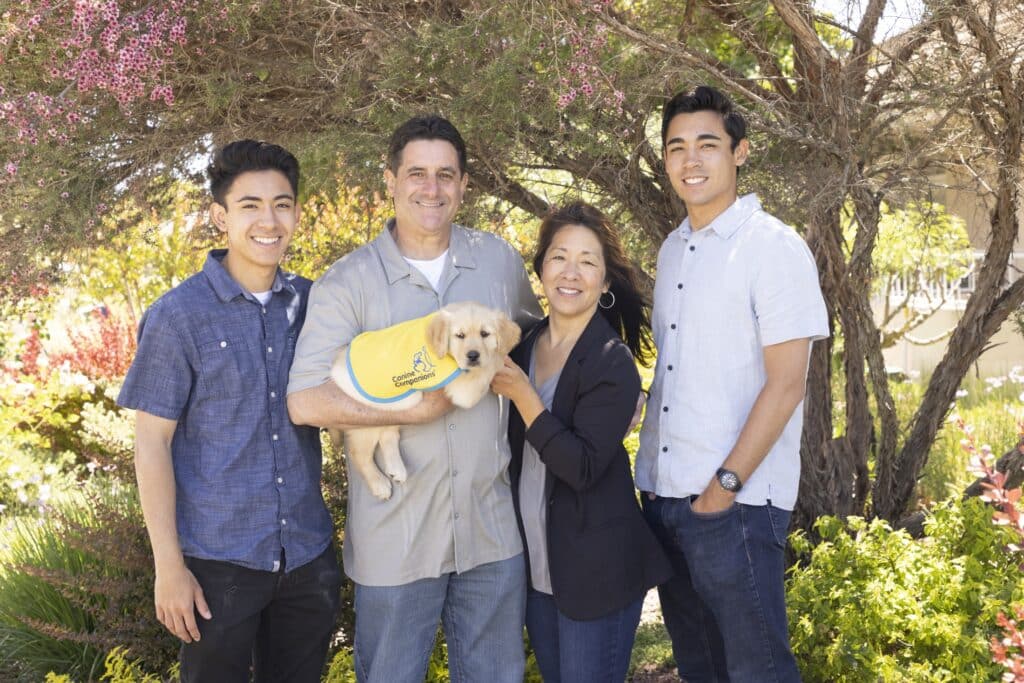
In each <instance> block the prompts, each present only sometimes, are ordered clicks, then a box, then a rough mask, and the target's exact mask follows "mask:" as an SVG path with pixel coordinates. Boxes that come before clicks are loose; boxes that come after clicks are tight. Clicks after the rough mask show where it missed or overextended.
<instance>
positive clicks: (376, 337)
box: [348, 313, 462, 403]
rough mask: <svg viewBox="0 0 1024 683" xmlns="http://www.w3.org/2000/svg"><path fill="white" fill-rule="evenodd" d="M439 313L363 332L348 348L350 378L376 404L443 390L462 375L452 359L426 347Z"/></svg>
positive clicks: (357, 388) (361, 392) (358, 389)
mask: <svg viewBox="0 0 1024 683" xmlns="http://www.w3.org/2000/svg"><path fill="white" fill-rule="evenodd" d="M435 315H437V314H436V313H434V314H431V315H427V316H424V317H422V318H415V319H413V320H407V321H406V322H404V323H398V324H397V325H392V326H391V327H385V328H384V329H382V330H374V331H372V332H363V333H362V334H360V335H358V336H357V337H356V338H355V339H353V340H352V343H351V344H350V345H349V347H348V376H349V378H350V379H351V380H352V384H353V385H355V387H356V390H357V391H358V392H359V393H360V394H361V395H362V396H363V398H366V399H368V400H370V401H373V402H375V403H393V402H395V401H399V400H401V399H403V398H405V397H406V396H408V395H409V394H411V393H413V392H414V391H431V390H432V389H440V388H441V387H443V386H444V385H445V384H448V382H451V381H452V380H453V379H455V378H456V377H458V375H459V373H460V372H462V371H461V370H460V369H459V366H458V364H457V363H456V362H455V359H454V358H452V357H451V356H448V355H446V356H444V357H438V356H437V355H436V354H435V353H434V352H433V351H432V350H431V348H430V345H429V344H427V325H428V324H430V320H431V319H432V318H433V317H434V316H435Z"/></svg>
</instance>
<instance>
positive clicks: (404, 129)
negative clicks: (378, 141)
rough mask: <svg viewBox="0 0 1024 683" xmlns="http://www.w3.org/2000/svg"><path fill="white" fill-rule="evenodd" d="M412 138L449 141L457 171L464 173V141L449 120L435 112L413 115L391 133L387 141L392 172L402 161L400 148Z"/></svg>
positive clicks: (395, 170)
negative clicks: (457, 162) (455, 155)
mask: <svg viewBox="0 0 1024 683" xmlns="http://www.w3.org/2000/svg"><path fill="white" fill-rule="evenodd" d="M414 140H444V141H445V142H450V143H451V145H452V147H454V148H455V153H456V154H457V155H458V157H459V173H462V174H465V172H466V142H465V141H464V140H463V139H462V136H461V135H460V134H459V130H458V129H457V128H456V127H455V126H454V125H452V122H451V121H449V120H448V119H446V118H444V117H443V116H438V115H437V114H430V115H428V116H414V117H412V118H411V119H409V120H408V121H406V122H405V123H403V124H402V125H400V126H399V127H398V128H396V129H395V132H394V133H392V134H391V142H389V143H388V169H389V170H390V171H391V172H392V173H396V172H397V171H398V167H399V166H400V165H401V163H402V150H404V149H405V146H406V145H408V144H409V143H410V142H412V141H414Z"/></svg>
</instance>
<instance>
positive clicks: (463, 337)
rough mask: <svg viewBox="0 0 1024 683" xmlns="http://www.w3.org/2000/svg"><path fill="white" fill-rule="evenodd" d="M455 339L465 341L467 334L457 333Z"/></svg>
mask: <svg viewBox="0 0 1024 683" xmlns="http://www.w3.org/2000/svg"><path fill="white" fill-rule="evenodd" d="M455 338H456V339H465V338H466V333H465V332H456V333H455Z"/></svg>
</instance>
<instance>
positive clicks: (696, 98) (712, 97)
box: [661, 85, 747, 150]
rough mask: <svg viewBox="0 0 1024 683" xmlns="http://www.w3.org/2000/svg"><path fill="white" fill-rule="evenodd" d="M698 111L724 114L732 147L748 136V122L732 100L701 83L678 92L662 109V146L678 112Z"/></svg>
mask: <svg viewBox="0 0 1024 683" xmlns="http://www.w3.org/2000/svg"><path fill="white" fill-rule="evenodd" d="M698 111H713V112H717V113H718V114H720V115H721V116H722V123H723V124H724V125H725V132H726V133H728V134H729V139H730V141H731V148H732V149H733V150H735V149H736V145H738V144H740V140H742V139H744V138H746V137H747V122H746V120H745V119H744V118H743V115H742V114H740V113H739V112H738V111H736V109H735V108H734V107H733V104H732V100H730V99H729V98H728V96H726V95H725V94H724V93H722V92H720V91H718V90H716V89H714V88H712V87H711V86H708V85H699V86H697V87H696V88H694V89H693V90H692V91H691V92H681V93H677V94H676V95H675V96H674V97H673V98H672V99H670V100H669V101H668V102H666V103H665V106H664V108H662V110H661V146H662V147H664V146H665V143H666V142H667V140H666V138H667V137H668V126H669V124H670V123H672V119H674V118H675V117H676V116H677V115H678V114H693V113H694V112H698Z"/></svg>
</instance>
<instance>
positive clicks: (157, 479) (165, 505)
mask: <svg viewBox="0 0 1024 683" xmlns="http://www.w3.org/2000/svg"><path fill="white" fill-rule="evenodd" d="M135 476H136V478H137V480H138V483H139V501H140V503H141V505H142V515H143V518H144V519H145V522H146V530H147V531H148V532H149V542H150V544H151V545H152V547H153V564H154V566H155V567H156V570H157V572H160V571H161V570H165V569H175V568H179V567H184V558H183V557H182V553H181V544H180V543H179V541H178V525H177V521H176V511H175V502H176V500H175V496H176V494H175V481H174V466H173V464H172V462H171V448H170V443H169V442H167V443H163V442H162V440H159V439H152V438H145V437H137V442H136V451H135Z"/></svg>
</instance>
